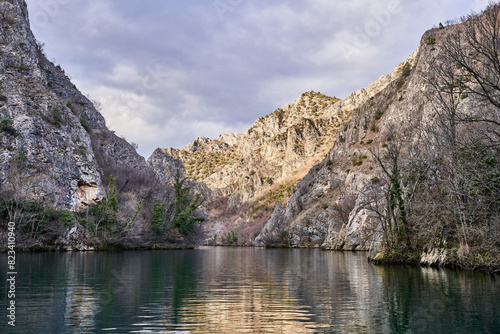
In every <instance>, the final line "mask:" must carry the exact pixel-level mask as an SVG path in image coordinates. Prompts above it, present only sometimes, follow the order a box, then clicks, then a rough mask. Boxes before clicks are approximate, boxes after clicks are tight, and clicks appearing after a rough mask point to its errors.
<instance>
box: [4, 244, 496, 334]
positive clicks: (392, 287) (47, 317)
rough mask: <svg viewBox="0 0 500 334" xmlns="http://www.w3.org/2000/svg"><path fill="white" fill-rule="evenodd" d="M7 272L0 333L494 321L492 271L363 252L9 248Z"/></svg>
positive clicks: (273, 329)
mask: <svg viewBox="0 0 500 334" xmlns="http://www.w3.org/2000/svg"><path fill="white" fill-rule="evenodd" d="M0 261H1V265H0V270H1V272H2V277H5V273H6V272H7V268H6V262H7V257H6V255H5V254H1V255H0ZM17 272H18V274H17V281H16V290H17V291H16V327H15V330H12V328H10V326H8V325H7V320H8V319H7V317H6V314H7V310H6V307H7V290H6V282H5V278H4V279H2V283H1V284H2V285H1V287H2V289H1V291H0V301H1V308H2V310H3V311H2V313H3V314H2V317H1V319H3V320H2V321H1V322H0V333H500V277H497V278H491V277H490V276H488V275H486V274H482V273H472V272H462V271H452V270H435V269H427V268H418V267H403V266H374V265H372V264H371V263H369V262H367V260H366V254H365V253H349V252H346V253H342V252H324V251H321V250H307V249H260V248H224V247H218V248H215V247H214V248H210V247H207V248H200V249H196V250H182V251H141V252H90V253H41V254H18V257H17Z"/></svg>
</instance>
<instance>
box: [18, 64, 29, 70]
mask: <svg viewBox="0 0 500 334" xmlns="http://www.w3.org/2000/svg"><path fill="white" fill-rule="evenodd" d="M19 69H20V70H21V71H29V70H30V69H31V67H30V66H29V65H27V64H21V65H20V66H19Z"/></svg>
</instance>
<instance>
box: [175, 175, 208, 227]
mask: <svg viewBox="0 0 500 334" xmlns="http://www.w3.org/2000/svg"><path fill="white" fill-rule="evenodd" d="M173 186H174V191H175V201H174V218H173V221H172V226H171V227H172V229H177V230H178V231H179V232H180V233H181V234H182V235H184V236H186V235H189V234H190V233H191V232H192V231H193V228H194V224H195V223H196V222H203V221H204V220H205V219H204V218H202V217H197V216H196V215H195V211H196V210H197V209H198V208H199V207H200V206H201V205H202V204H203V202H205V199H204V198H202V197H201V195H200V194H196V195H195V196H194V198H193V197H192V196H191V195H190V193H191V187H190V186H189V185H188V184H187V179H186V178H184V177H182V176H181V175H180V172H177V174H176V176H175V182H174V185H173Z"/></svg>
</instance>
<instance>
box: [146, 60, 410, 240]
mask: <svg viewBox="0 0 500 334" xmlns="http://www.w3.org/2000/svg"><path fill="white" fill-rule="evenodd" d="M415 57H416V54H414V55H412V56H411V57H410V59H409V60H408V61H409V62H410V63H412V62H413V61H414V58H415ZM403 65H404V64H403V63H401V64H399V65H398V66H397V67H396V68H395V69H394V71H392V72H391V73H390V74H388V75H384V76H382V77H381V78H380V79H378V80H377V81H376V82H374V83H373V84H371V85H370V86H369V87H367V88H364V89H361V90H359V91H356V92H354V93H352V94H350V95H349V96H348V97H346V98H345V99H343V100H341V99H338V98H335V97H328V96H325V95H323V94H321V93H315V92H306V93H303V94H302V95H301V96H300V97H299V98H298V99H297V100H296V101H294V102H293V103H290V104H288V105H286V106H284V107H283V108H279V109H277V110H275V111H274V112H272V113H271V114H269V115H267V116H265V117H262V118H260V119H258V120H257V121H256V122H255V123H254V124H253V125H252V126H251V127H250V128H249V129H248V130H247V131H245V133H243V134H235V133H229V134H223V135H221V136H219V138H217V139H208V138H203V137H198V138H196V140H195V141H193V142H192V143H190V144H188V145H187V146H186V147H184V148H183V149H181V150H178V149H173V148H166V149H161V148H159V149H157V150H155V152H154V153H153V155H152V156H151V157H150V158H149V159H148V162H149V164H150V165H151V166H152V167H153V168H154V169H155V171H156V173H157V174H158V175H159V176H160V177H165V176H168V175H171V170H172V166H173V164H174V162H180V163H181V164H182V166H183V167H184V169H185V171H186V172H187V174H188V175H190V176H191V177H192V178H193V179H195V180H197V181H199V182H201V183H203V184H205V185H206V186H207V187H208V188H209V189H210V194H209V195H208V196H209V197H210V198H211V199H212V201H211V202H210V203H211V204H212V205H209V207H208V216H209V222H208V223H207V224H205V225H206V227H207V233H209V234H213V235H217V234H221V233H222V234H224V233H227V232H228V231H231V230H234V231H236V232H240V233H241V234H243V236H244V237H243V239H241V238H240V242H242V243H246V242H249V241H250V240H251V239H253V238H255V236H256V235H257V234H258V232H259V230H260V228H261V227H262V224H263V222H264V221H265V220H266V219H268V218H269V217H270V215H271V213H272V210H273V207H274V205H275V203H276V202H279V203H281V204H282V205H286V203H287V200H288V198H289V197H290V195H291V193H292V189H293V187H294V186H295V185H296V184H297V182H298V181H299V180H301V179H302V178H304V176H306V174H307V173H308V172H309V171H310V170H311V168H312V167H313V166H315V165H317V164H319V163H320V162H321V161H323V160H324V158H325V156H326V155H327V152H328V151H329V150H330V149H331V147H332V146H333V145H334V143H335V141H336V140H339V138H340V139H341V140H344V136H345V135H346V134H345V133H344V132H345V131H347V130H346V129H347V128H346V127H344V125H345V124H346V123H347V122H349V120H350V119H351V118H352V117H353V115H356V114H357V113H359V109H360V108H362V107H363V106H364V105H366V104H372V105H373V104H374V101H375V98H376V97H377V96H378V95H380V94H381V93H382V92H383V91H384V90H386V89H387V87H388V86H390V85H391V84H394V82H395V81H397V80H398V79H399V78H400V77H401V72H402V69H403ZM339 133H341V134H342V135H340V137H339ZM349 135H351V134H350V133H349ZM348 149H350V148H348ZM328 168H329V169H330V170H331V169H332V167H331V166H330V165H328ZM314 170H316V169H314ZM353 175H354V174H353ZM211 223H212V224H211ZM326 229H328V228H327V227H326ZM323 234H324V233H323ZM219 240H220V239H219Z"/></svg>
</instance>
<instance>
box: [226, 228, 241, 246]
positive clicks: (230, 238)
mask: <svg viewBox="0 0 500 334" xmlns="http://www.w3.org/2000/svg"><path fill="white" fill-rule="evenodd" d="M223 242H224V243H225V244H227V245H236V244H237V243H238V236H237V234H236V232H234V231H233V230H231V231H229V232H227V233H226V234H224V238H223Z"/></svg>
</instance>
